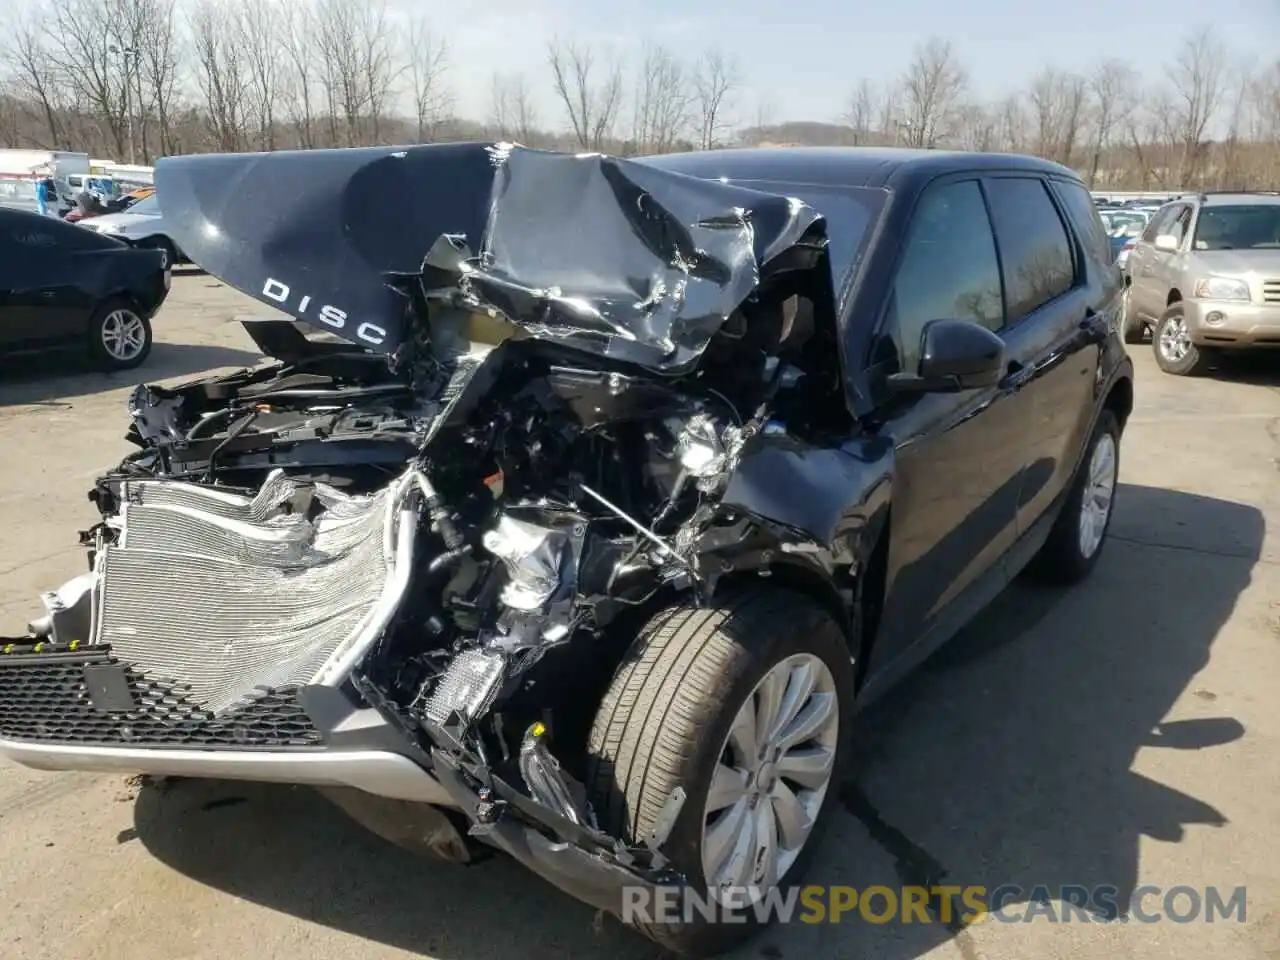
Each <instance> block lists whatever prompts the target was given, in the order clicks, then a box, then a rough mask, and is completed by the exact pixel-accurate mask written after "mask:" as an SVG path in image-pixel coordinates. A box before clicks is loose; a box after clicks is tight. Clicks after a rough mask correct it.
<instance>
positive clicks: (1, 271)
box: [0, 208, 170, 370]
mask: <svg viewBox="0 0 1280 960" xmlns="http://www.w3.org/2000/svg"><path fill="white" fill-rule="evenodd" d="M169 282H170V277H169V269H168V265H167V264H166V262H165V256H164V253H163V252H162V251H160V250H147V249H138V248H134V247H131V246H129V245H128V244H126V243H122V242H121V241H119V240H116V239H114V238H112V237H109V236H105V235H103V234H99V233H95V232H94V231H92V230H86V229H84V228H83V227H78V226H76V225H75V224H71V223H65V222H63V221H61V220H58V219H55V218H53V217H42V216H40V215H39V214H36V213H29V212H26V211H23V210H15V209H7V208H0V356H8V355H12V354H16V353H35V352H43V351H46V350H52V349H65V348H71V349H74V350H87V351H88V353H89V357H90V359H91V360H92V361H93V362H94V363H95V365H97V366H99V367H102V368H105V369H109V370H124V369H128V368H130V367H136V366H137V365H138V364H140V363H142V362H143V361H144V360H145V359H146V358H147V354H149V353H150V352H151V318H152V316H154V314H155V312H156V311H157V310H159V309H160V305H161V304H162V303H164V300H165V297H167V296H168V294H169Z"/></svg>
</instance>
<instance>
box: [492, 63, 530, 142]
mask: <svg viewBox="0 0 1280 960" xmlns="http://www.w3.org/2000/svg"><path fill="white" fill-rule="evenodd" d="M491 96H492V104H491V110H492V117H491V119H490V122H491V123H492V124H493V126H494V127H496V128H497V130H498V136H500V137H502V138H503V139H504V140H515V141H516V142H518V143H522V144H524V145H525V146H532V145H534V144H535V142H536V141H537V140H540V139H541V137H540V135H539V132H538V114H537V108H536V107H535V105H534V102H533V96H532V94H531V92H530V90H529V84H528V81H527V80H526V79H525V76H524V74H516V75H514V76H501V75H498V74H495V75H494V78H493V85H492V90H491Z"/></svg>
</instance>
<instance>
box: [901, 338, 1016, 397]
mask: <svg viewBox="0 0 1280 960" xmlns="http://www.w3.org/2000/svg"><path fill="white" fill-rule="evenodd" d="M920 339H921V345H920V366H919V370H918V372H916V373H895V374H892V375H890V376H889V378H888V380H887V383H888V386H889V389H890V390H891V391H893V392H895V393H957V392H959V391H961V390H975V389H978V388H981V387H993V386H995V385H996V384H997V383H999V382H1000V380H1001V378H1002V377H1003V376H1004V374H1005V357H1004V341H1003V340H1001V339H1000V338H999V337H998V336H996V335H995V334H994V333H992V332H991V331H990V330H988V329H987V328H986V327H984V326H981V325H979V324H976V323H973V322H972V321H969V320H933V321H931V322H930V323H927V324H925V328H924V333H923V334H922V335H921V338H920Z"/></svg>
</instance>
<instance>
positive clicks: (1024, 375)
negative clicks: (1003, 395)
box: [997, 360, 1036, 391]
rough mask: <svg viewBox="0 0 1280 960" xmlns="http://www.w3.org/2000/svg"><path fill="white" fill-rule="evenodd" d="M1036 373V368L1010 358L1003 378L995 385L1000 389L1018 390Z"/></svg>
mask: <svg viewBox="0 0 1280 960" xmlns="http://www.w3.org/2000/svg"><path fill="white" fill-rule="evenodd" d="M1035 375H1036V368H1035V367H1032V366H1028V365H1027V364H1025V363H1022V362H1021V361H1018V360H1010V361H1009V366H1008V367H1007V368H1006V369H1005V375H1004V378H1003V379H1002V380H1001V381H1000V383H999V384H997V386H998V387H999V388H1000V389H1001V390H1009V391H1012V390H1020V389H1022V387H1024V386H1025V385H1026V384H1028V383H1029V382H1030V381H1031V378H1032V377H1034V376H1035Z"/></svg>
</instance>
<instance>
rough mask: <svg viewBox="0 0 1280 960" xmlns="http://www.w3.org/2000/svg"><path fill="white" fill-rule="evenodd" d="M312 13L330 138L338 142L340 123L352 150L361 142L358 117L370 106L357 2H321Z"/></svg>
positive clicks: (347, 143) (349, 0)
mask: <svg viewBox="0 0 1280 960" xmlns="http://www.w3.org/2000/svg"><path fill="white" fill-rule="evenodd" d="M315 14H316V27H317V33H316V41H317V46H318V47H319V51H318V52H319V53H320V61H321V63H322V64H323V65H324V67H323V73H322V76H321V78H320V82H321V84H322V85H323V87H324V93H325V101H326V108H327V111H326V112H327V114H328V117H329V134H330V139H331V141H332V142H334V143H335V144H336V143H337V141H338V130H337V123H338V121H339V120H342V121H343V139H344V141H345V145H346V146H348V147H354V146H356V144H358V143H360V142H361V130H360V118H361V116H362V115H363V114H364V112H365V110H366V109H367V107H368V104H369V95H368V92H367V89H366V87H365V82H364V70H363V62H362V61H363V58H362V56H361V51H360V47H361V45H362V44H361V41H362V29H363V24H362V22H361V20H362V14H361V9H360V6H359V2H358V0H320V2H319V3H318V4H317V7H316V10H315Z"/></svg>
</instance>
